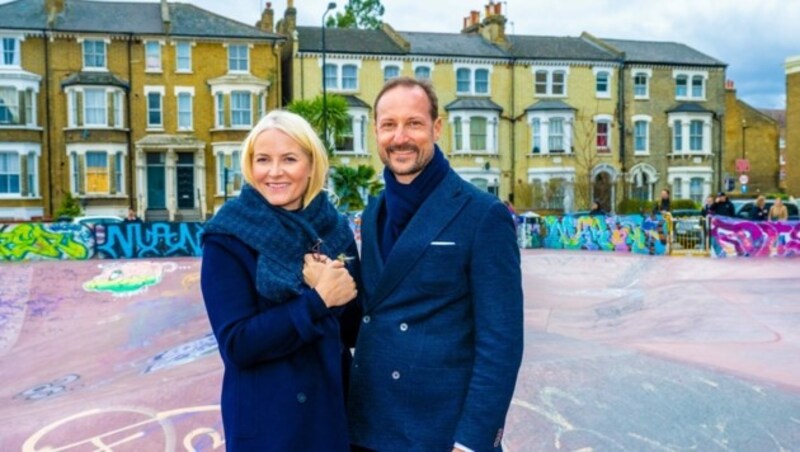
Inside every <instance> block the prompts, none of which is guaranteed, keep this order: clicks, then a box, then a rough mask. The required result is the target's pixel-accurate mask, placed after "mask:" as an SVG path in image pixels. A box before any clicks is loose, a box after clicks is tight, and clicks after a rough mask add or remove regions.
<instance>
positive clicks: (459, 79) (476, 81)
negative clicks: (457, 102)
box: [456, 67, 490, 95]
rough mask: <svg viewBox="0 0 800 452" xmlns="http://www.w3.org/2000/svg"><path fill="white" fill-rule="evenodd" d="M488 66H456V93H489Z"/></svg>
mask: <svg viewBox="0 0 800 452" xmlns="http://www.w3.org/2000/svg"><path fill="white" fill-rule="evenodd" d="M489 90H490V88H489V68H488V67H458V68H456V91H457V92H458V94H481V95H488V94H489Z"/></svg>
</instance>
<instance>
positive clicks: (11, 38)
mask: <svg viewBox="0 0 800 452" xmlns="http://www.w3.org/2000/svg"><path fill="white" fill-rule="evenodd" d="M24 40H25V36H24V35H7V34H0V68H2V69H22V41H24ZM6 42H12V43H13V45H14V49H13V50H12V52H11V62H10V63H6V54H7V50H6V47H5V46H6Z"/></svg>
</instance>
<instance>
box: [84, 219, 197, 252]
mask: <svg viewBox="0 0 800 452" xmlns="http://www.w3.org/2000/svg"><path fill="white" fill-rule="evenodd" d="M202 231H203V226H202V223H164V222H158V223H119V224H109V225H106V226H105V237H103V238H100V237H98V242H97V256H98V257H99V258H102V259H131V258H150V257H177V256H201V255H202V249H201V248H200V235H201V234H202Z"/></svg>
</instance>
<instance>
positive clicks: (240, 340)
mask: <svg viewBox="0 0 800 452" xmlns="http://www.w3.org/2000/svg"><path fill="white" fill-rule="evenodd" d="M204 241H205V243H204V248H203V265H202V278H201V280H202V289H203V299H204V301H205V304H206V309H207V311H208V316H209V319H210V321H211V326H212V329H213V331H214V335H215V336H216V338H217V342H218V343H219V351H220V355H221V356H222V361H223V363H224V365H225V375H224V378H223V382H222V401H221V404H222V420H223V424H224V428H225V441H226V449H227V450H228V451H259V452H262V451H315V450H325V451H347V450H349V445H348V444H349V441H348V435H347V423H346V420H345V403H344V394H343V384H345V382H344V381H343V376H342V370H343V360H345V361H349V349H348V348H347V347H348V346H351V345H352V343H353V342H354V340H355V337H354V336H355V332H354V329H355V328H351V327H349V326H345V325H343V326H342V328H341V331H347V332H349V333H350V334H347V335H345V336H346V337H344V338H341V337H340V320H341V322H343V323H349V322H348V320H347V319H349V318H351V317H352V318H354V319H355V322H352V323H353V324H357V321H358V312H357V311H358V309H357V305H356V303H355V302H351V303H350V304H349V305H347V307H346V308H345V309H344V310H343V312H342V315H341V318H340V316H338V315H336V314H337V313H339V312H340V310H338V309H332V310H329V309H328V308H327V307H326V306H325V304H324V303H323V302H322V300H321V299H320V297H319V295H318V294H317V292H316V291H314V290H311V289H309V290H307V291H306V292H304V293H303V294H302V295H300V296H299V297H297V298H295V299H292V300H284V301H283V302H276V301H275V300H268V299H265V298H264V297H262V296H260V295H259V294H258V293H257V292H256V289H255V271H256V258H257V254H256V252H255V251H254V250H252V249H251V248H249V247H247V246H246V245H245V244H244V243H242V242H241V241H239V240H238V239H236V238H234V237H232V236H228V235H222V234H207V235H206V236H205V237H204ZM351 248H352V249H351V250H350V251H349V254H350V255H352V256H355V255H356V251H357V250H356V248H355V246H353V247H351ZM353 264H354V266H355V267H357V265H358V263H357V261H353ZM350 271H351V273H353V274H357V273H355V272H356V271H357V268H350ZM351 312H352V314H353V315H352V316H351V315H350V313H351ZM342 339H344V340H345V342H346V343H348V344H346V345H345V346H343V343H342ZM345 369H346V367H345ZM210 390H211V389H210Z"/></svg>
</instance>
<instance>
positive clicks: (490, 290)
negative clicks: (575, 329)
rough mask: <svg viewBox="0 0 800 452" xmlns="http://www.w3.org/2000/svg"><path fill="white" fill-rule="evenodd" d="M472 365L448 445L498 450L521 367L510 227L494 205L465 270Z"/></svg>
mask: <svg viewBox="0 0 800 452" xmlns="http://www.w3.org/2000/svg"><path fill="white" fill-rule="evenodd" d="M469 281H470V289H471V291H472V303H473V316H474V322H475V361H474V364H473V370H472V377H471V380H470V382H469V389H468V391H467V396H466V400H465V403H464V407H463V409H462V412H461V417H460V419H459V423H458V427H457V428H456V434H455V438H454V441H455V442H458V443H459V444H463V445H464V446H466V447H469V448H470V449H472V450H475V451H483V450H492V449H496V448H499V446H500V439H501V438H502V434H503V425H504V423H505V418H506V413H507V412H508V408H509V405H510V403H511V397H512V395H513V393H514V386H515V384H516V381H517V372H518V371H519V366H520V363H521V361H522V346H523V345H522V344H523V307H522V306H523V297H522V272H521V269H520V253H519V246H518V245H517V236H516V229H515V227H514V221H513V220H512V218H511V216H510V215H508V212H507V211H506V208H505V206H503V205H502V204H501V203H499V202H496V203H494V204H492V206H491V207H490V208H489V209H487V211H486V214H485V215H484V216H483V218H482V219H481V221H480V223H479V226H478V228H477V231H476V234H475V237H474V239H473V243H472V252H471V258H470V270H469Z"/></svg>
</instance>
